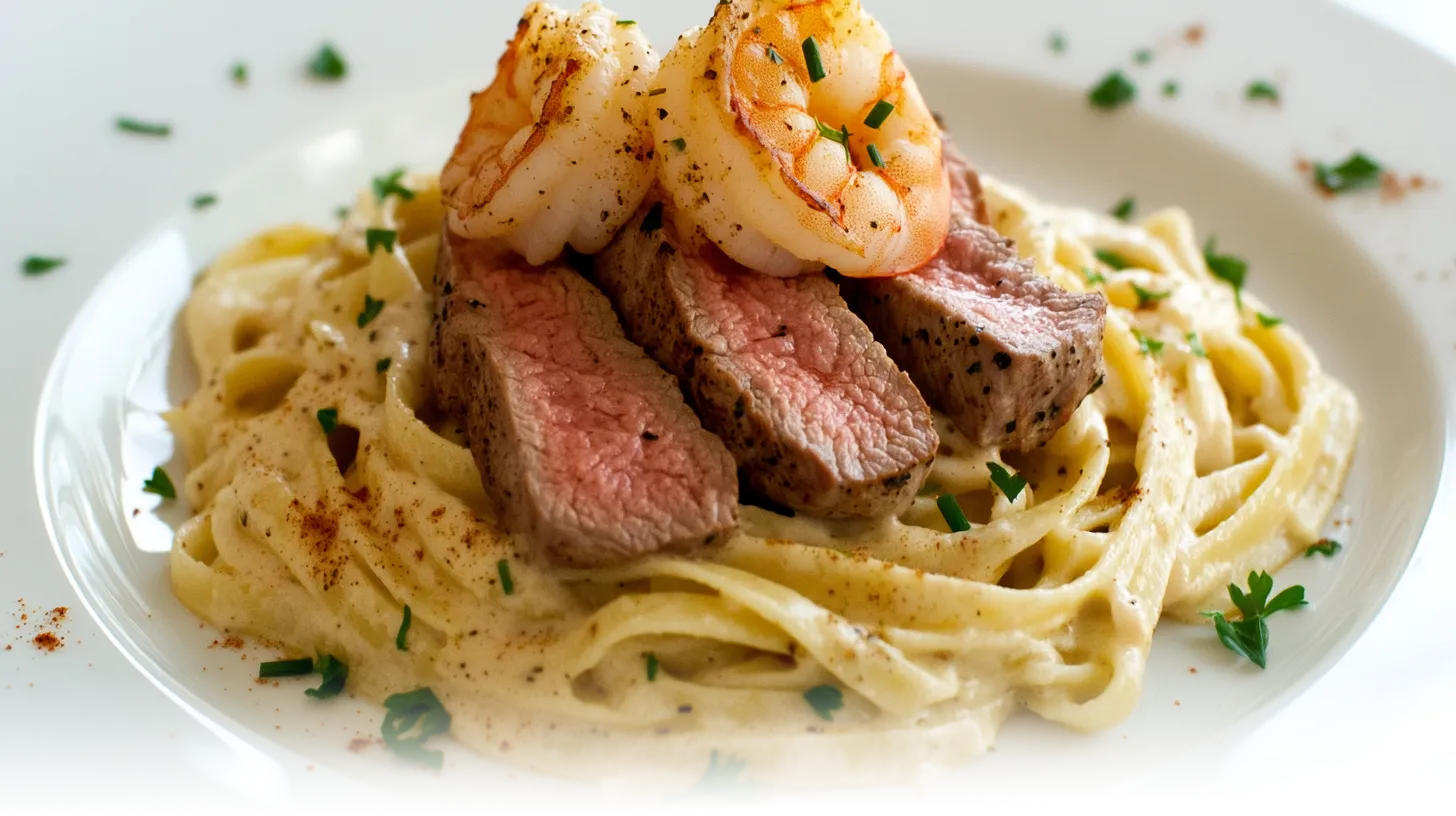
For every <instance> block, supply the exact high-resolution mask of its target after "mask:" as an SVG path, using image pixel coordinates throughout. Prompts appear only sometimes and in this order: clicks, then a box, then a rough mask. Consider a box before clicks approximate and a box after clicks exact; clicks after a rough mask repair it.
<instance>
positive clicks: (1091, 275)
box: [1082, 266, 1107, 285]
mask: <svg viewBox="0 0 1456 816" xmlns="http://www.w3.org/2000/svg"><path fill="white" fill-rule="evenodd" d="M1082 277H1084V278H1086V279H1087V283H1088V284H1089V285H1096V284H1099V283H1107V278H1106V277H1104V276H1103V274H1102V273H1101V272H1098V271H1096V270H1094V269H1092V267H1090V266H1084V267H1082Z"/></svg>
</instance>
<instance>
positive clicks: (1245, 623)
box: [1203, 572, 1308, 669]
mask: <svg viewBox="0 0 1456 816" xmlns="http://www.w3.org/2000/svg"><path fill="white" fill-rule="evenodd" d="M1273 589H1274V579H1273V578H1270V577H1269V573H1267V572H1258V573H1255V572H1250V573H1249V592H1248V594H1245V593H1244V591H1243V590H1241V589H1239V587H1238V586H1237V585H1235V584H1229V586H1228V591H1229V598H1231V599H1232V600H1233V602H1234V606H1235V607H1237V608H1238V610H1239V612H1240V614H1241V615H1242V617H1241V619H1240V620H1236V621H1230V620H1228V619H1227V618H1225V617H1224V616H1223V613H1222V612H1204V613H1203V616H1204V617H1206V618H1212V619H1213V626H1214V629H1215V631H1217V632H1218V639H1219V640H1220V641H1222V642H1223V645H1224V646H1227V647H1228V649H1229V651H1231V652H1233V653H1234V654H1237V655H1242V656H1243V657H1247V658H1248V659H1249V660H1250V662H1252V663H1253V664H1254V665H1255V666H1258V667H1259V668H1261V669H1262V668H1264V664H1265V662H1266V661H1267V657H1268V649H1269V624H1268V623H1267V621H1266V619H1267V618H1268V617H1269V616H1270V615H1273V614H1274V613H1275V612H1281V611H1283V610H1285V609H1296V608H1298V607H1301V606H1304V605H1305V604H1306V603H1308V602H1307V601H1305V599H1304V587H1302V586H1299V585H1298V584H1296V585H1294V586H1292V587H1289V588H1288V589H1286V590H1284V591H1283V592H1281V593H1279V594H1278V595H1275V596H1274V597H1273V598H1272V599H1270V598H1269V593H1270V592H1271V591H1273Z"/></svg>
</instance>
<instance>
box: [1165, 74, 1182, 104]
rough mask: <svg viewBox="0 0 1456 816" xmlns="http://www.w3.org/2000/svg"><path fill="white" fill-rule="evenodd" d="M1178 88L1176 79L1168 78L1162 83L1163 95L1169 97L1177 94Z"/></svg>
mask: <svg viewBox="0 0 1456 816" xmlns="http://www.w3.org/2000/svg"><path fill="white" fill-rule="evenodd" d="M1178 90H1179V89H1178V81H1177V80H1175V79H1170V80H1168V81H1167V82H1164V83H1163V96H1166V97H1168V98H1169V99H1172V98H1173V97H1175V96H1177V95H1178Z"/></svg>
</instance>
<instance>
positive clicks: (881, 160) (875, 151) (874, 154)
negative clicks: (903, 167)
mask: <svg viewBox="0 0 1456 816" xmlns="http://www.w3.org/2000/svg"><path fill="white" fill-rule="evenodd" d="M865 152H867V153H869V154H870V164H873V165H874V166H876V167H884V166H885V157H884V156H881V155H880V149H879V148H878V147H875V146H874V145H870V146H869V147H866V148H865Z"/></svg>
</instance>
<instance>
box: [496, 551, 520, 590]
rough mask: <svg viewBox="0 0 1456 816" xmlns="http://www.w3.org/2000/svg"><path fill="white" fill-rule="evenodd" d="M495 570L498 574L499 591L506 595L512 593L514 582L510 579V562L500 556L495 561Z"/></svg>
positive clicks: (514, 587)
mask: <svg viewBox="0 0 1456 816" xmlns="http://www.w3.org/2000/svg"><path fill="white" fill-rule="evenodd" d="M495 571H496V573H498V574H499V575H500V582H501V591H502V592H504V593H505V594H507V595H511V594H514V593H515V591H516V582H515V581H513V580H511V563H510V562H509V561H507V560H505V559H504V558H502V559H501V560H499V561H497V562H495Z"/></svg>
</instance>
